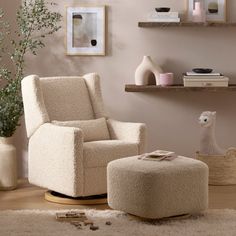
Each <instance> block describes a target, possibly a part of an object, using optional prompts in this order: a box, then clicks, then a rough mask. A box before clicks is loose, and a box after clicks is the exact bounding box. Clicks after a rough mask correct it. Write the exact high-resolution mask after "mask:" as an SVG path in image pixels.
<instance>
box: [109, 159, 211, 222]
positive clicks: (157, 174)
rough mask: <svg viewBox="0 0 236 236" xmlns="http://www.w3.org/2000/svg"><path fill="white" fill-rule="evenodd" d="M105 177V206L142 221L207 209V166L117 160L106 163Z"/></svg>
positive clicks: (185, 161) (186, 162) (189, 162)
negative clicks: (106, 186) (106, 195)
mask: <svg viewBox="0 0 236 236" xmlns="http://www.w3.org/2000/svg"><path fill="white" fill-rule="evenodd" d="M107 178H108V204H109V206H110V207H111V208H113V209H116V210H121V211H125V212H127V213H130V214H133V215H136V216H140V217H143V218H150V219H158V218H164V217H170V216H177V215H182V214H192V213H199V212H201V211H204V210H205V209H207V206H208V167H207V165H205V164H204V163H202V162H200V161H197V160H193V159H190V158H186V157H178V158H176V159H175V160H172V161H161V162H160V161H150V160H139V159H138V157H137V156H134V157H129V158H124V159H119V160H115V161H112V162H110V163H109V164H108V176H107Z"/></svg>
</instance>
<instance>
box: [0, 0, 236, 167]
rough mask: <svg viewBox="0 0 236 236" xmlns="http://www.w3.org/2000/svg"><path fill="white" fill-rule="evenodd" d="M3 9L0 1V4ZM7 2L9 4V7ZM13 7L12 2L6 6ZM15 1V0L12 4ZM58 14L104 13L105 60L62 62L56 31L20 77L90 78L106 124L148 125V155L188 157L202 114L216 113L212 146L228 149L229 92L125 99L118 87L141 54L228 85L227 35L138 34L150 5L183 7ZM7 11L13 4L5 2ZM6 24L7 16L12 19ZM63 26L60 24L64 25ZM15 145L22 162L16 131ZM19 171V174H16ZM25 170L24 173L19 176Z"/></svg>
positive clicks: (231, 133)
mask: <svg viewBox="0 0 236 236" xmlns="http://www.w3.org/2000/svg"><path fill="white" fill-rule="evenodd" d="M1 2H6V1H5V0H0V3H1ZM9 2H10V1H9ZM12 2H13V1H12ZM14 2H15V1H14ZM57 2H58V4H59V9H60V11H61V13H62V14H63V15H65V5H72V4H74V5H79V4H84V3H88V4H91V3H94V4H98V5H100V4H105V5H107V6H108V11H107V13H108V17H107V23H108V31H107V38H108V55H107V56H106V57H70V56H66V55H65V46H64V36H65V30H66V29H65V25H63V29H62V30H61V31H60V32H59V33H58V34H57V35H55V36H53V38H51V39H50V40H48V43H47V48H46V49H44V50H42V51H41V52H40V54H39V56H38V57H29V58H28V60H27V74H32V73H33V74H39V75H40V76H51V75H53V76H55V75H80V74H84V73H87V72H93V71H96V72H98V73H99V74H100V75H101V77H102V88H103V93H104V100H105V103H106V107H107V110H108V111H109V113H110V115H111V116H112V117H114V118H117V119H120V120H124V121H125V120H127V121H138V122H145V123H146V124H147V126H148V143H149V146H148V150H149V151H151V150H154V149H157V148H161V149H169V150H173V151H176V152H177V153H178V154H182V155H186V156H190V157H193V156H194V153H195V151H196V150H197V149H198V143H199V134H200V131H199V130H200V129H199V126H198V123H197V118H198V116H199V114H200V113H201V112H202V111H203V110H216V111H217V112H218V125H217V139H218V142H219V144H220V145H221V146H223V147H229V146H236V107H235V104H234V103H235V100H236V93H232V92H217V93H207V92H163V93H159V94H158V93H152V94H147V93H125V92H124V86H125V84H127V83H134V71H135V69H136V67H137V65H138V64H139V63H140V61H141V59H142V56H143V55H150V56H152V57H153V59H154V60H155V61H156V62H157V63H158V64H159V65H161V66H162V67H163V69H164V70H165V71H168V72H169V71H172V72H174V73H175V77H176V82H180V81H181V80H180V78H181V74H182V72H185V71H187V70H190V69H191V68H193V67H197V66H200V67H212V68H214V69H215V70H217V71H220V72H222V73H224V74H226V75H227V76H229V77H230V78H231V83H236V60H235V59H236V30H235V28H161V29H158V28H153V29H144V28H138V27H137V23H138V21H140V20H142V19H144V18H145V16H146V14H147V13H148V12H149V11H151V10H152V9H154V7H156V6H171V7H172V10H176V11H181V12H182V11H184V10H185V5H186V4H185V0H183V1H181V0H159V1H158V0H149V1H147V0H138V1H137V0H129V1H125V0H119V1H118V0H104V1H101V0H97V1H91V0H90V1H89V0H88V1H71V0H70V1H62V0H59V1H57ZM11 6H12V8H14V4H13V3H12V5H11ZM227 10H228V16H229V20H231V21H234V20H235V21H236V14H235V15H233V13H234V12H235V10H236V1H235V0H228V9H227ZM13 17H14V16H13ZM64 20H65V18H64ZM17 136H18V138H17V139H18V145H19V147H21V149H20V152H21V154H22V155H24V158H23V159H24V162H23V163H24V164H22V162H21V167H22V166H26V145H25V144H23V145H22V144H20V143H22V142H21V141H22V139H23V141H25V133H24V127H21V129H20V130H18V134H17ZM21 169H22V168H21ZM24 171H26V170H24Z"/></svg>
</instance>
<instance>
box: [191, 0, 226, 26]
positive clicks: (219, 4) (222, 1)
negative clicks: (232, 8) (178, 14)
mask: <svg viewBox="0 0 236 236" xmlns="http://www.w3.org/2000/svg"><path fill="white" fill-rule="evenodd" d="M226 1H227V0H187V2H188V20H189V21H191V20H192V16H193V10H194V7H195V3H196V2H203V3H204V6H205V10H206V21H207V22H226Z"/></svg>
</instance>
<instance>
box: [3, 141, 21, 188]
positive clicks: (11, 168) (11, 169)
mask: <svg viewBox="0 0 236 236" xmlns="http://www.w3.org/2000/svg"><path fill="white" fill-rule="evenodd" d="M16 186H17V160H16V148H15V147H14V145H13V144H12V138H4V137H0V190H13V189H15V188H16Z"/></svg>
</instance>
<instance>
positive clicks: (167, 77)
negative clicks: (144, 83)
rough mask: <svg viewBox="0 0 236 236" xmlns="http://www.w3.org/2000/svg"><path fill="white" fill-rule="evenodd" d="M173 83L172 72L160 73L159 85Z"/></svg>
mask: <svg viewBox="0 0 236 236" xmlns="http://www.w3.org/2000/svg"><path fill="white" fill-rule="evenodd" d="M173 84H174V74H173V73H163V74H160V86H163V87H165V86H171V85H173Z"/></svg>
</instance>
